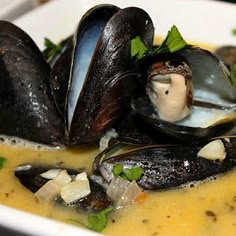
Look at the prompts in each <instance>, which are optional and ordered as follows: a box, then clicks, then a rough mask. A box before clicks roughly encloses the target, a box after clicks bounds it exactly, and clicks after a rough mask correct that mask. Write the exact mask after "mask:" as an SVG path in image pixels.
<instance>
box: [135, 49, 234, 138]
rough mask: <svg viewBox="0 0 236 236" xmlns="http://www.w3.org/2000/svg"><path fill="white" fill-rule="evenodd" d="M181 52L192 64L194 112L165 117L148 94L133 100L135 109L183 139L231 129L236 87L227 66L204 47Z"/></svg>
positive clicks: (218, 133) (221, 132) (154, 124)
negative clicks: (170, 119) (176, 117)
mask: <svg viewBox="0 0 236 236" xmlns="http://www.w3.org/2000/svg"><path fill="white" fill-rule="evenodd" d="M177 55H178V56H179V55H180V56H182V57H184V58H186V60H187V61H188V63H189V65H190V66H191V68H192V81H193V90H194V92H193V105H192V113H191V114H190V115H189V116H188V117H186V118H185V119H183V120H181V121H178V122H176V123H172V122H168V121H164V120H162V119H160V117H159V116H158V114H157V112H156V111H155V110H154V109H153V106H152V104H151V102H150V101H149V99H147V97H146V96H144V97H141V98H138V99H134V100H133V101H132V108H133V110H134V111H135V112H136V113H137V114H139V115H140V116H141V117H142V118H143V119H144V120H145V121H146V122H148V123H150V124H152V125H153V127H156V128H157V129H158V130H159V131H161V132H164V133H166V134H168V135H170V136H172V137H175V138H177V139H180V140H185V141H192V140H196V139H207V138H209V137H213V136H216V135H222V134H225V133H226V132H229V131H230V130H231V129H232V128H233V127H234V126H235V124H236V106H235V104H236V91H235V90H234V88H233V86H232V85H231V84H230V77H229V71H228V69H227V68H226V66H225V65H224V64H223V62H222V61H221V60H220V59H219V58H218V57H216V56H215V55H214V54H212V53H210V52H209V51H207V50H203V49H200V48H187V49H184V50H181V51H179V52H178V53H177ZM160 56H161V55H154V56H153V58H152V60H154V59H155V57H158V60H160ZM144 60H145V59H144ZM148 60H150V59H148ZM173 99H174V98H173Z"/></svg>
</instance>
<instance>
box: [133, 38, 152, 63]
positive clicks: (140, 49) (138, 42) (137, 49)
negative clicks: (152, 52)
mask: <svg viewBox="0 0 236 236" xmlns="http://www.w3.org/2000/svg"><path fill="white" fill-rule="evenodd" d="M147 51H148V48H147V46H146V45H145V43H144V42H143V41H142V39H141V38H140V37H139V36H136V37H135V38H133V39H132V40H131V57H136V58H137V59H138V60H140V59H141V58H142V57H143V56H144V55H145V53H146V52H147Z"/></svg>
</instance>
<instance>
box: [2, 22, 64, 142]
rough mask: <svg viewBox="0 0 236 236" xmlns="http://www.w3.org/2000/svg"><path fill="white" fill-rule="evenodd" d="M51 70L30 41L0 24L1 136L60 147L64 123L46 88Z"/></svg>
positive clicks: (24, 35) (27, 37)
mask: <svg viewBox="0 0 236 236" xmlns="http://www.w3.org/2000/svg"><path fill="white" fill-rule="evenodd" d="M49 72H50V68H49V66H48V65H47V63H46V62H45V61H44V59H43V56H42V54H41V52H40V50H39V49H38V47H37V46H36V45H35V43H34V42H33V41H32V39H31V38H30V37H29V36H28V35H27V34H26V33H25V32H23V31H22V30H21V29H19V28H18V27H16V26H15V25H13V24H11V23H8V22H5V21H0V133H1V134H4V135H9V136H17V137H20V138H23V139H27V140H30V141H34V142H39V143H44V144H61V143H63V139H64V129H63V126H64V125H63V122H62V120H61V119H60V118H59V116H58V112H57V110H56V107H55V105H54V102H53V99H52V96H51V92H50V84H49Z"/></svg>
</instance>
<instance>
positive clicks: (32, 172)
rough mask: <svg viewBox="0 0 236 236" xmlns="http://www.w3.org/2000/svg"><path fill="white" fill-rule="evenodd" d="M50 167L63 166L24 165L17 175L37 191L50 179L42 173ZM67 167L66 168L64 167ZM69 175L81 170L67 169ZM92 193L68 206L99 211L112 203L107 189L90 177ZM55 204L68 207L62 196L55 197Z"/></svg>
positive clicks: (32, 189)
mask: <svg viewBox="0 0 236 236" xmlns="http://www.w3.org/2000/svg"><path fill="white" fill-rule="evenodd" d="M50 169H62V168H61V167H55V166H42V165H31V164H27V165H23V166H18V167H17V168H16V170H15V176H16V177H17V178H18V179H19V181H20V183H21V184H22V185H23V186H24V187H26V188H27V189H29V190H30V191H31V192H33V193H35V192H37V191H38V190H39V189H40V188H41V187H42V186H43V185H44V184H46V183H47V182H48V181H49V180H48V179H45V178H43V177H42V176H41V175H40V174H42V173H44V172H46V171H48V170H50ZM63 169H65V168H63ZM67 172H68V174H69V175H77V174H79V171H77V170H72V169H67ZM89 183H90V189H91V193H90V194H89V195H88V196H86V197H84V198H82V199H80V200H78V201H76V202H74V203H73V204H71V205H69V206H67V207H69V208H70V209H74V210H76V211H80V212H81V211H83V212H98V211H101V210H102V209H104V208H107V207H109V206H111V205H112V202H111V200H110V199H109V198H108V197H107V195H106V192H105V190H104V189H103V188H102V187H101V186H100V185H99V184H97V183H96V182H95V181H93V180H91V179H89ZM55 204H59V205H61V206H64V207H66V203H64V201H63V200H62V199H61V197H60V196H56V197H55Z"/></svg>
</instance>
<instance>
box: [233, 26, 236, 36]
mask: <svg viewBox="0 0 236 236" xmlns="http://www.w3.org/2000/svg"><path fill="white" fill-rule="evenodd" d="M232 35H233V36H236V28H235V29H232Z"/></svg>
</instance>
